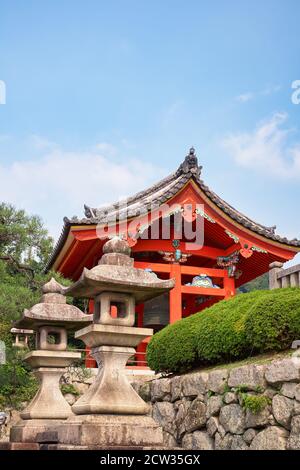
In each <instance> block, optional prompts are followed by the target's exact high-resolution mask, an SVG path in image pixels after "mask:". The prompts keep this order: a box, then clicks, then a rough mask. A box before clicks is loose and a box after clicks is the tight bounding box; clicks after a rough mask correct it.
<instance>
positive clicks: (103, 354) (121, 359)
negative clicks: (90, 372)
mask: <svg viewBox="0 0 300 470" xmlns="http://www.w3.org/2000/svg"><path fill="white" fill-rule="evenodd" d="M134 353H135V349H134V348H126V347H120V346H119V347H118V346H100V347H99V348H94V349H93V350H92V356H93V357H94V358H95V359H96V361H97V363H98V367H99V373H98V375H97V377H96V379H95V381H94V383H93V384H92V385H91V386H90V388H89V390H88V391H87V392H86V393H85V394H84V395H83V397H81V398H80V399H79V400H78V401H77V402H76V403H75V404H74V405H73V406H72V411H73V412H74V413H75V414H79V415H81V414H92V413H95V414H100V413H115V414H135V415H138V414H141V415H143V414H147V412H148V405H147V404H146V403H145V402H144V400H142V399H141V398H140V396H139V395H138V394H137V393H136V392H135V390H134V389H133V388H132V386H131V384H130V382H129V381H128V379H127V376H126V374H125V365H126V362H127V360H128V359H129V358H130V357H131V356H132V355H133V354H134Z"/></svg>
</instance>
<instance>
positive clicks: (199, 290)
mask: <svg viewBox="0 0 300 470" xmlns="http://www.w3.org/2000/svg"><path fill="white" fill-rule="evenodd" d="M171 292H172V291H171ZM181 292H182V293H183V294H193V295H195V294H196V295H209V296H214V297H225V295H226V292H225V289H213V288H208V287H207V288H206V287H196V286H181Z"/></svg>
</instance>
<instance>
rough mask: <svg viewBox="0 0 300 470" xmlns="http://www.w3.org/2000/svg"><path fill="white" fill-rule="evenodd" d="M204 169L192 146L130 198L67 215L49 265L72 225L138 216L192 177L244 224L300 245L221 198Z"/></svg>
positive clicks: (205, 192) (93, 223)
mask: <svg viewBox="0 0 300 470" xmlns="http://www.w3.org/2000/svg"><path fill="white" fill-rule="evenodd" d="M201 170H202V167H200V166H198V161H197V158H196V155H195V150H194V149H193V148H191V149H190V152H189V154H188V155H187V156H186V158H185V160H184V162H183V163H182V164H181V165H180V166H179V168H178V170H177V171H175V172H174V173H172V174H171V175H169V176H167V177H166V178H164V179H162V180H161V181H159V182H158V183H156V184H154V185H153V186H151V187H149V188H148V189H146V190H144V191H140V192H138V193H137V194H135V195H134V196H132V197H130V198H128V199H124V200H123V201H121V202H117V203H114V204H111V205H108V206H105V207H100V208H94V207H90V206H87V205H85V206H84V209H85V217H84V218H81V219H80V218H78V217H72V218H71V219H69V218H67V217H65V218H64V228H63V231H62V234H61V236H60V238H59V240H58V242H57V244H56V247H55V249H54V252H53V254H52V256H51V258H50V260H49V262H48V264H47V268H50V267H51V266H52V264H53V262H54V260H55V259H56V257H57V255H58V253H59V251H60V249H61V247H62V246H63V244H64V242H65V240H66V238H67V235H68V232H69V228H70V226H71V225H95V224H99V223H109V222H114V221H115V220H120V221H121V220H124V218H126V217H128V218H130V217H133V216H136V215H137V214H139V212H138V209H139V208H143V209H147V210H150V209H151V207H153V205H156V206H159V205H161V204H164V203H165V202H167V201H168V200H169V199H171V198H172V197H174V196H175V195H176V194H177V193H178V191H180V190H181V189H182V188H183V186H184V185H185V184H186V183H187V182H188V181H189V180H191V179H193V180H194V181H195V182H196V184H197V185H198V186H199V188H200V189H201V190H202V191H203V193H204V194H205V195H206V196H207V197H208V198H209V199H210V200H211V201H212V202H213V203H214V204H215V205H216V206H217V207H219V209H221V210H222V211H223V212H224V213H225V214H227V215H228V216H229V217H230V218H231V219H232V220H234V221H236V222H238V223H239V224H241V225H242V226H243V227H245V228H247V229H249V230H251V231H252V232H255V233H257V234H259V235H262V236H264V237H266V238H268V239H270V240H273V241H276V242H279V243H284V244H286V245H289V246H291V247H300V240H297V239H296V238H295V239H293V240H288V239H287V238H286V237H281V236H280V235H277V234H276V233H275V229H276V226H273V227H266V226H264V225H262V224H259V223H257V222H255V221H253V220H251V219H250V218H249V217H247V216H246V215H244V214H242V213H241V212H239V211H238V210H236V209H235V208H234V207H233V206H231V205H230V204H228V203H227V202H226V201H224V200H223V199H222V198H220V197H219V196H218V195H217V194H216V193H215V192H214V191H212V190H211V189H210V188H209V187H208V186H206V184H205V183H204V181H203V180H202V179H201V178H200V176H201Z"/></svg>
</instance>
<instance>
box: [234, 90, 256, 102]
mask: <svg viewBox="0 0 300 470" xmlns="http://www.w3.org/2000/svg"><path fill="white" fill-rule="evenodd" d="M253 98H254V93H251V92H248V93H242V94H241V95H238V96H236V98H235V99H236V100H237V101H239V102H240V103H247V101H250V100H252V99H253Z"/></svg>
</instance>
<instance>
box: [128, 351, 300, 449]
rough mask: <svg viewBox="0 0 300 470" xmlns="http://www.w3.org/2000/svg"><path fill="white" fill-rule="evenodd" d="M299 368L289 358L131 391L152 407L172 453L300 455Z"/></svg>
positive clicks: (156, 382) (140, 386) (150, 384)
mask: <svg viewBox="0 0 300 470" xmlns="http://www.w3.org/2000/svg"><path fill="white" fill-rule="evenodd" d="M299 362H300V359H297V358H290V357H288V358H286V359H281V360H277V361H273V362H272V363H269V364H266V365H255V364H252V365H246V366H242V367H237V368H234V369H231V370H227V369H226V368H224V369H219V370H217V369H216V370H212V371H211V372H196V373H190V374H186V375H182V376H174V377H172V378H160V379H155V380H152V381H151V382H147V383H144V384H135V388H136V390H137V391H138V393H139V394H140V395H141V396H142V397H143V398H144V399H145V400H146V401H148V402H149V403H150V404H151V414H152V416H153V418H154V419H155V420H156V421H157V422H158V423H159V424H161V426H162V427H163V430H164V435H165V443H166V445H168V446H169V447H171V448H172V447H173V448H174V447H182V448H185V449H211V450H212V449H232V450H248V449H256V450H264V449H270V450H272V449H278V450H279V449H280V450H283V449H300V376H299V371H300V364H299ZM249 397H250V398H249Z"/></svg>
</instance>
